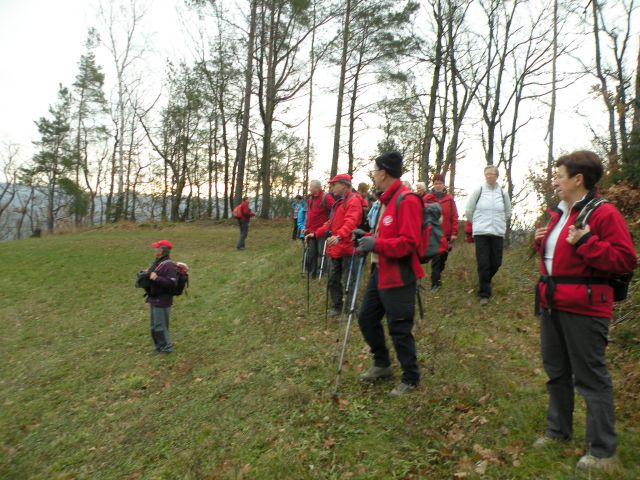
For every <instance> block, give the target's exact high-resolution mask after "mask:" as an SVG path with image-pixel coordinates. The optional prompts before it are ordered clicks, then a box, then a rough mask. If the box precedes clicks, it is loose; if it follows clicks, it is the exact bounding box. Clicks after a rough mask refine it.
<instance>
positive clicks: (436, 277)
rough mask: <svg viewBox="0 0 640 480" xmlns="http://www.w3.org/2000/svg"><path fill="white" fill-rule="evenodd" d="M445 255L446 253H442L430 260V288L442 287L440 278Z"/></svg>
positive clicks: (445, 258)
mask: <svg viewBox="0 0 640 480" xmlns="http://www.w3.org/2000/svg"><path fill="white" fill-rule="evenodd" d="M447 255H448V253H447V252H443V253H441V254H440V255H436V256H435V257H434V258H433V260H431V288H433V287H439V286H441V285H442V280H441V277H442V271H443V270H444V266H445V263H446V261H447Z"/></svg>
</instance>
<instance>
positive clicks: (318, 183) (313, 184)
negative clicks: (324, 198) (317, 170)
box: [309, 180, 322, 188]
mask: <svg viewBox="0 0 640 480" xmlns="http://www.w3.org/2000/svg"><path fill="white" fill-rule="evenodd" d="M309 186H310V187H318V188H322V182H321V181H320V180H311V181H310V182H309Z"/></svg>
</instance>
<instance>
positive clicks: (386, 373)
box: [360, 365, 393, 382]
mask: <svg viewBox="0 0 640 480" xmlns="http://www.w3.org/2000/svg"><path fill="white" fill-rule="evenodd" d="M391 377H393V369H392V368H391V367H376V366H375V365H374V366H373V367H371V368H370V369H369V370H367V371H366V372H364V373H363V374H362V375H360V380H361V381H363V382H377V381H378V380H383V379H385V378H391Z"/></svg>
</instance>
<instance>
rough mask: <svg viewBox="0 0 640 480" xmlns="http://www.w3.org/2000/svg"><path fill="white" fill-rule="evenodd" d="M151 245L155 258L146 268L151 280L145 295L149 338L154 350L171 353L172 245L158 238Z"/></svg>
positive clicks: (173, 272) (173, 273)
mask: <svg viewBox="0 0 640 480" xmlns="http://www.w3.org/2000/svg"><path fill="white" fill-rule="evenodd" d="M151 246H152V247H153V248H155V249H156V251H155V256H156V259H155V260H154V262H153V263H152V264H151V267H149V269H148V270H147V271H148V272H149V280H150V281H151V285H150V288H149V290H148V295H147V303H148V304H149V306H150V307H151V338H152V340H153V344H154V346H155V351H156V352H158V353H171V352H172V351H173V346H172V345H171V338H170V337H169V315H170V314H171V305H173V293H172V289H173V288H174V287H175V286H176V284H177V272H176V264H175V263H173V261H172V260H171V258H170V256H169V254H170V253H171V249H172V248H173V245H172V244H171V242H170V241H169V240H160V241H158V242H155V243H152V244H151Z"/></svg>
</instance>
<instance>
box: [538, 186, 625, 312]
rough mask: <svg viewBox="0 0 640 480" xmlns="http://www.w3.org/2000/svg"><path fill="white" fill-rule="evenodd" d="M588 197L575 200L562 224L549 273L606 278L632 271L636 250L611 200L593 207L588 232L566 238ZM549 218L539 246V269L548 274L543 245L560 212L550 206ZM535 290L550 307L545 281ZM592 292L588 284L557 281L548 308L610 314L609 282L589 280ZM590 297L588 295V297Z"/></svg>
mask: <svg viewBox="0 0 640 480" xmlns="http://www.w3.org/2000/svg"><path fill="white" fill-rule="evenodd" d="M589 199H590V198H589V197H587V198H586V199H585V200H582V201H580V202H578V203H576V204H575V205H574V207H573V209H572V210H571V213H570V215H569V220H568V221H567V223H566V224H565V226H564V227H563V228H562V230H561V232H560V236H559V237H558V242H557V244H556V248H555V251H554V255H553V264H552V270H551V274H552V277H551V278H553V277H559V276H563V277H584V278H585V280H586V279H587V278H589V277H590V276H591V278H596V277H600V278H603V277H604V278H608V277H610V276H611V275H612V274H616V273H625V272H630V271H632V270H633V269H634V268H635V266H636V262H637V259H636V252H635V249H634V247H633V242H632V240H631V235H630V234H629V230H628V228H627V225H626V223H625V221H624V218H623V217H622V215H621V214H620V212H619V211H618V210H617V209H616V207H614V206H613V205H611V204H610V203H604V204H602V205H600V206H599V207H598V208H596V209H595V210H594V211H593V213H592V214H591V217H590V218H589V221H588V224H589V227H590V228H591V232H590V233H587V234H586V235H585V236H583V237H582V238H581V239H580V240H578V242H577V243H576V244H575V245H571V244H569V242H567V241H566V238H567V235H568V231H569V226H570V225H573V223H574V221H575V219H576V217H577V216H578V214H579V213H580V210H581V209H582V207H583V206H584V205H585V204H586V203H587V202H588V201H589ZM549 214H550V215H551V220H550V221H549V224H548V225H547V229H548V230H547V235H546V236H545V237H544V238H543V239H542V241H541V242H540V244H539V246H538V253H539V254H540V257H541V266H540V271H541V272H542V274H543V275H547V273H548V272H547V270H546V267H545V264H544V247H545V244H546V242H547V238H548V236H549V233H550V232H551V230H552V229H553V227H554V226H555V225H556V224H557V223H558V221H559V220H560V217H561V216H562V212H561V211H560V210H559V209H555V210H550V211H549ZM537 288H538V289H539V291H538V293H539V294H540V300H541V304H542V307H544V308H549V306H548V305H547V301H546V298H545V296H546V293H547V288H548V285H547V284H545V283H543V282H539V283H538V287H537ZM590 288H591V295H590V296H589V294H588V289H587V284H586V281H585V283H581V284H563V283H556V286H555V292H554V294H553V301H552V302H553V304H552V305H551V308H553V309H555V310H560V311H565V312H571V313H577V314H579V315H587V316H592V317H602V318H611V315H612V310H613V289H612V288H611V287H610V286H609V285H608V284H595V283H594V284H591V285H590ZM590 297H591V298H590Z"/></svg>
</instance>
